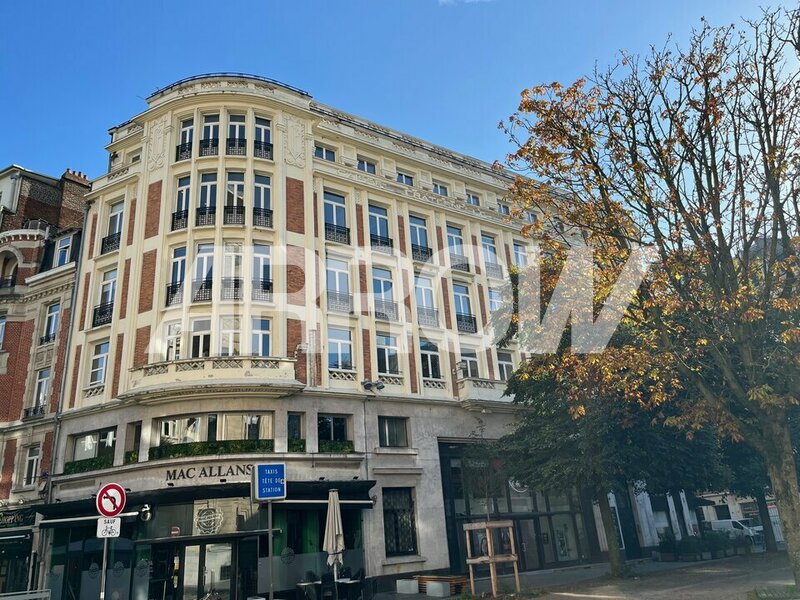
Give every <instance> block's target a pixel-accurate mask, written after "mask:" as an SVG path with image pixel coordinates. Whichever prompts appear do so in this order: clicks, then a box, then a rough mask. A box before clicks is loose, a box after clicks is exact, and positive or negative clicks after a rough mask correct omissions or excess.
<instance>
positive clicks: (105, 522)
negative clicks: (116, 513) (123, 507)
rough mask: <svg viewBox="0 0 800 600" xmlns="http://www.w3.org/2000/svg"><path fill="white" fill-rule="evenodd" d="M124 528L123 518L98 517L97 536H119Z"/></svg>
mask: <svg viewBox="0 0 800 600" xmlns="http://www.w3.org/2000/svg"><path fill="white" fill-rule="evenodd" d="M120 529H122V519H120V518H119V517H112V518H108V517H100V518H99V519H97V537H99V538H117V537H119V532H120Z"/></svg>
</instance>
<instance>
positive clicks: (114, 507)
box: [96, 483, 126, 517]
mask: <svg viewBox="0 0 800 600" xmlns="http://www.w3.org/2000/svg"><path fill="white" fill-rule="evenodd" d="M125 500H126V498H125V489H124V488H123V487H122V486H121V485H120V484H118V483H107V484H105V485H104V486H103V487H101V488H100V491H99V492H97V498H96V504H97V512H99V513H100V514H101V515H103V516H104V517H116V516H117V515H118V514H119V513H121V512H122V510H123V509H124V508H125Z"/></svg>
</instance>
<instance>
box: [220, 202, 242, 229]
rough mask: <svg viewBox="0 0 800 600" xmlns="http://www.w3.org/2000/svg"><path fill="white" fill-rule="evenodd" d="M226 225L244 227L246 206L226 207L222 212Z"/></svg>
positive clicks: (223, 221)
mask: <svg viewBox="0 0 800 600" xmlns="http://www.w3.org/2000/svg"><path fill="white" fill-rule="evenodd" d="M222 223H223V224H224V225H244V206H226V207H225V208H224V209H223V211H222Z"/></svg>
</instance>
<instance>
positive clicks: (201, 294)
mask: <svg viewBox="0 0 800 600" xmlns="http://www.w3.org/2000/svg"><path fill="white" fill-rule="evenodd" d="M213 290H214V281H213V280H211V279H195V280H194V282H193V283H192V301H194V302H210V301H211V292H212V291H213Z"/></svg>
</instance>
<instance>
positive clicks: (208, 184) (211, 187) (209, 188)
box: [198, 173, 217, 209]
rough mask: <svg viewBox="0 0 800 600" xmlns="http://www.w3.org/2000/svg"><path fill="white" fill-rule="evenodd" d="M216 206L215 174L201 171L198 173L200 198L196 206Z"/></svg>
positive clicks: (206, 207) (204, 207)
mask: <svg viewBox="0 0 800 600" xmlns="http://www.w3.org/2000/svg"><path fill="white" fill-rule="evenodd" d="M216 206H217V174H216V173H203V174H202V175H200V198H199V202H198V207H200V208H202V209H212V208H214V207H216Z"/></svg>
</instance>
